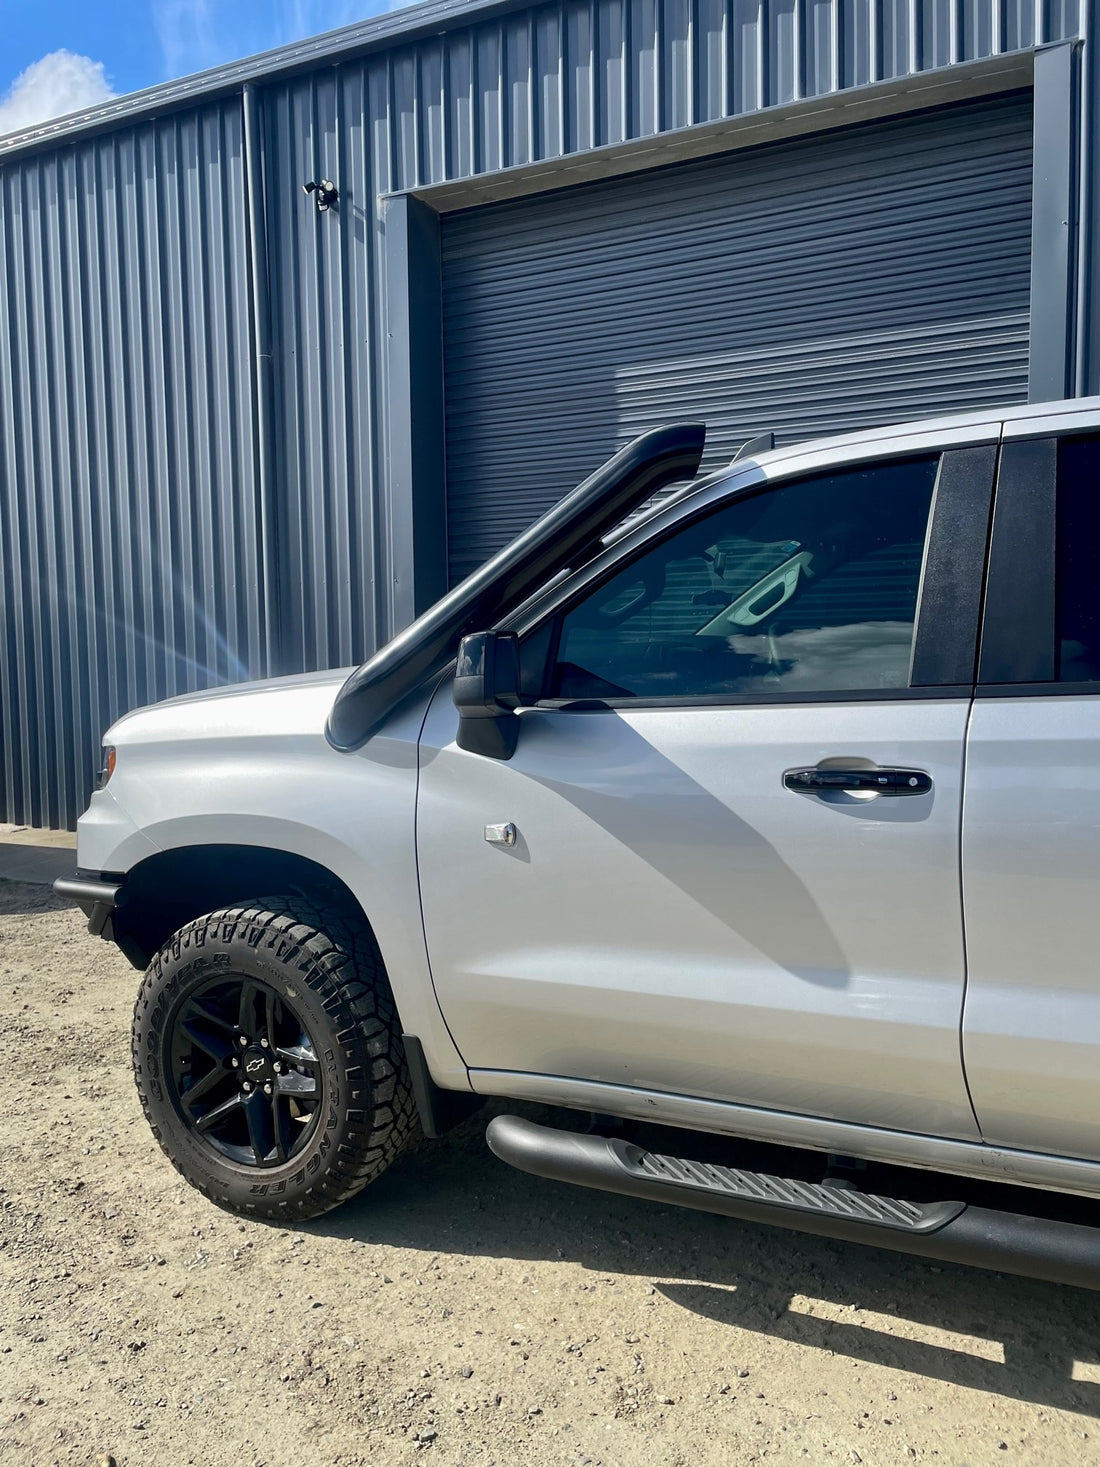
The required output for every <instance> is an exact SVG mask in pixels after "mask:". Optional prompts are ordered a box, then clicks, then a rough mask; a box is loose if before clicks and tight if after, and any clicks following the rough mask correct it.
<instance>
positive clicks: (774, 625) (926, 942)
mask: <svg viewBox="0 0 1100 1467" xmlns="http://www.w3.org/2000/svg"><path fill="white" fill-rule="evenodd" d="M703 441H704V429H703V428H702V427H701V426H699V425H692V424H684V425H678V426H674V427H671V428H666V429H659V430H656V431H654V432H652V433H649V434H646V435H644V436H643V437H642V438H640V439H638V440H636V441H635V442H634V443H633V444H631V445H629V446H628V447H627V448H625V449H623V450H622V451H621V452H620V453H618V454H617V455H616V456H615V457H614V458H613V459H611V460H610V461H609V462H608V463H607V464H605V465H604V466H603V467H602V468H601V469H599V470H597V471H596V473H594V474H593V476H592V478H590V479H589V480H587V481H586V482H585V483H584V484H582V485H581V486H580V487H579V488H577V489H575V490H574V491H573V492H572V493H571V494H569V495H567V496H566V498H565V499H564V500H563V501H562V502H561V503H560V504H559V505H558V506H557V507H556V508H555V509H553V510H552V511H551V512H550V513H549V514H548V515H546V516H545V517H544V518H543V519H542V520H540V521H539V522H538V523H537V524H535V525H534V526H532V527H531V529H530V530H528V531H527V532H525V534H524V535H522V536H521V537H520V538H519V539H518V540H517V541H515V542H514V543H513V544H512V545H510V546H508V547H507V548H506V549H505V550H503V551H502V552H501V553H500V554H499V555H498V556H496V557H495V558H494V559H493V560H492V561H490V562H489V563H488V564H487V565H486V566H483V567H482V568H481V569H480V570H479V571H477V572H476V573H475V574H474V575H473V576H472V577H470V578H469V580H467V581H466V582H464V583H463V584H462V585H461V586H459V587H457V588H456V589H455V590H454V591H452V592H450V593H449V594H448V595H447V596H446V597H445V598H444V599H443V600H442V601H441V602H439V603H438V604H437V605H436V606H434V607H433V608H431V610H429V611H428V612H426V613H425V614H424V615H423V616H422V617H420V619H419V620H418V621H416V622H415V623H414V624H413V625H412V626H411V627H410V628H408V629H407V630H406V631H405V632H403V633H402V634H401V635H400V636H399V637H398V638H396V639H395V641H394V642H391V643H390V644H389V645H388V646H387V647H385V648H383V649H382V650H381V651H380V652H379V653H378V654H376V656H375V657H374V658H372V659H371V661H370V662H368V663H367V664H365V665H364V666H363V667H362V668H359V669H358V670H355V671H352V672H350V673H349V672H348V671H347V670H344V671H343V672H336V673H319V674H311V675H308V676H303V677H295V678H279V679H275V680H273V681H270V682H264V683H253V684H249V685H243V686H238V687H230V688H221V689H217V690H214V691H210V692H205V693H199V694H196V695H194V696H190V697H185V698H176V699H173V700H171V701H169V702H166V703H162V704H159V705H157V706H155V707H150V708H144V709H141V710H139V711H137V712H135V713H131V714H129V715H127V716H126V717H125V718H123V719H122V720H121V721H120V722H119V723H117V724H116V725H115V726H114V727H113V728H112V729H111V730H110V731H109V733H108V734H107V736H106V740H105V763H104V771H103V775H102V777H101V787H100V788H99V789H98V790H97V792H96V793H95V794H94V795H93V797H92V800H91V805H90V807H89V809H88V811H87V813H86V814H85V815H84V817H83V818H82V820H81V821H80V826H79V845H78V860H79V868H80V869H79V870H78V872H77V874H76V876H75V877H73V878H71V879H66V880H63V881H61V882H59V883H58V890H59V891H60V892H61V893H62V894H63V895H65V896H67V897H69V898H71V899H73V900H75V901H77V902H79V903H80V905H81V906H82V907H83V908H84V910H85V912H86V913H87V915H88V917H89V926H90V928H91V930H92V931H93V932H94V933H98V934H100V935H101V936H103V937H107V938H110V939H112V940H113V941H114V942H116V943H117V944H118V946H119V947H120V948H121V950H122V951H123V952H124V953H125V954H126V956H127V957H128V958H129V959H130V960H131V962H133V963H134V965H135V966H136V967H138V968H140V969H144V970H145V976H144V979H143V981H142V984H141V989H140V993H139V995H138V1000H137V1007H136V1012H135V1017H134V1028H133V1059H134V1069H135V1073H136V1077H137V1085H138V1089H139V1092H140V1095H141V1099H142V1102H143V1104H144V1107H145V1111H146V1114H147V1115H148V1118H149V1121H150V1124H151V1125H152V1128H153V1130H154V1132H155V1134H156V1136H157V1138H158V1140H159V1141H160V1143H161V1145H162V1146H163V1148H164V1150H165V1151H166V1152H167V1154H168V1156H169V1157H170V1158H171V1159H172V1161H173V1162H174V1163H175V1165H176V1166H177V1167H178V1168H179V1169H180V1171H181V1172H182V1173H183V1174H184V1175H185V1176H186V1177H187V1178H188V1179H189V1180H190V1181H191V1182H192V1183H194V1185H195V1186H196V1187H198V1188H199V1189H200V1190H201V1191H203V1192H204V1193H205V1194H206V1195H207V1196H208V1197H209V1198H210V1199H211V1200H212V1201H214V1202H216V1203H218V1204H219V1205H221V1206H224V1207H228V1208H232V1209H236V1210H238V1211H240V1212H242V1213H248V1214H253V1215H261V1216H264V1217H270V1218H277V1219H286V1220H287V1221H292V1220H299V1219H303V1218H308V1217H311V1216H314V1215H316V1214H318V1213H320V1212H323V1211H325V1210H326V1209H328V1208H331V1207H333V1206H335V1205H336V1204H337V1203H340V1202H342V1201H344V1200H345V1199H346V1198H348V1197H351V1196H352V1195H353V1194H354V1193H356V1192H358V1191H359V1190H360V1188H362V1187H363V1186H365V1185H366V1184H367V1183H368V1182H370V1181H372V1180H373V1179H374V1178H375V1177H377V1176H378V1175H379V1174H380V1173H381V1172H382V1171H383V1170H384V1169H385V1168H386V1167H387V1166H388V1165H389V1164H390V1162H392V1161H393V1160H394V1158H395V1157H396V1156H398V1155H399V1153H400V1152H401V1151H402V1149H403V1148H404V1147H405V1146H406V1145H407V1144H408V1142H409V1141H410V1140H411V1139H412V1138H413V1137H415V1136H416V1135H418V1134H420V1133H421V1132H423V1133H425V1134H427V1135H429V1136H434V1135H438V1134H440V1133H441V1132H442V1131H444V1130H445V1129H447V1127H448V1126H449V1125H451V1124H453V1123H454V1122H455V1121H457V1120H458V1119H460V1118H462V1117H464V1116H465V1115H466V1114H468V1113H469V1112H470V1111H471V1110H472V1109H473V1108H474V1107H475V1106H476V1105H477V1104H479V1103H480V1098H481V1097H485V1096H494V1097H506V1098H513V1099H517V1100H527V1101H536V1102H545V1103H549V1104H551V1105H553V1106H555V1107H568V1108H572V1109H573V1110H574V1111H576V1112H580V1113H582V1115H579V1116H578V1118H577V1123H576V1126H575V1127H573V1128H567V1129H561V1128H555V1127H551V1126H547V1125H536V1124H534V1123H532V1122H531V1121H530V1120H527V1119H522V1118H520V1117H516V1116H510V1115H507V1114H498V1115H496V1116H495V1118H494V1119H493V1120H492V1122H491V1123H490V1125H489V1129H488V1141H489V1144H490V1146H491V1147H492V1148H493V1150H494V1151H495V1152H496V1154H497V1155H498V1156H500V1157H501V1158H503V1159H504V1160H505V1161H508V1162H511V1163H513V1164H514V1165H516V1166H519V1167H521V1168H524V1169H526V1170H528V1171H530V1172H534V1173H537V1174H540V1175H542V1176H546V1177H553V1178H558V1179H561V1180H566V1181H573V1182H580V1183H583V1184H585V1185H589V1186H593V1187H598V1188H604V1189H606V1190H609V1191H613V1192H618V1193H625V1194H629V1195H633V1196H637V1197H643V1198H649V1199H653V1200H657V1201H664V1202H672V1203H678V1204H680V1205H683V1206H687V1207H694V1208H700V1209H705V1210H709V1211H713V1212H719V1213H725V1214H729V1215H732V1216H738V1217H744V1218H754V1219H758V1220H761V1221H764V1222H768V1223H773V1224H783V1225H786V1226H790V1227H794V1228H798V1229H802V1230H804V1231H808V1232H815V1233H820V1234H824V1235H827V1236H831V1237H838V1238H845V1239H855V1240H857V1241H863V1242H869V1243H874V1244H877V1245H879V1246H884V1247H888V1248H894V1249H897V1250H902V1251H909V1252H913V1253H917V1254H922V1255H924V1256H927V1257H933V1258H940V1259H950V1260H956V1261H962V1262H969V1263H976V1264H984V1265H987V1266H993V1267H1000V1268H1004V1269H1007V1270H1010V1271H1016V1272H1020V1273H1025V1274H1031V1275H1034V1276H1037V1277H1041V1278H1048V1279H1057V1280H1063V1281H1068V1282H1074V1283H1078V1284H1085V1285H1088V1286H1092V1287H1100V1231H1095V1230H1094V1229H1093V1228H1092V1227H1091V1226H1090V1225H1088V1216H1087V1214H1088V1208H1089V1203H1088V1199H1097V1198H1100V958H1098V955H1100V577H1098V575H1097V568H1098V558H1100V551H1098V549H1097V547H1098V546H1100V399H1090V400H1078V401H1072V402H1063V403H1053V404H1047V405H1043V406H1035V405H1029V406H1026V407H1013V408H1009V409H1006V410H996V409H991V410H990V411H988V412H976V413H970V414H968V415H966V416H962V417H955V418H943V419H940V420H937V421H934V422H922V423H910V424H906V425H903V426H900V427H893V428H885V429H875V430H874V431H870V432H863V433H857V434H852V435H848V436H845V437H840V438H833V439H829V440H825V441H819V442H815V443H801V444H798V445H796V446H794V447H789V448H785V449H782V450H779V451H771V452H757V451H751V452H750V453H749V454H748V455H747V456H746V457H743V458H742V459H740V460H739V461H735V462H734V463H733V464H732V465H730V466H729V467H727V468H726V469H723V470H722V471H721V472H719V473H716V474H711V475H709V476H707V477H701V478H700V477H697V470H698V466H699V463H700V460H701V454H702V449H703ZM662 496H663V497H662ZM498 1109H499V1107H498ZM583 1113H588V1114H589V1115H595V1116H597V1117H599V1121H598V1123H597V1124H594V1125H593V1124H590V1125H589V1126H588V1128H587V1129H586V1128H585V1121H584V1118H583ZM639 1122H643V1123H655V1124H657V1125H659V1126H663V1127H669V1128H674V1130H673V1131H672V1132H670V1133H666V1134H672V1135H673V1136H676V1135H680V1136H685V1137H689V1136H692V1135H695V1136H697V1135H698V1134H699V1133H705V1134H709V1136H710V1137H712V1138H726V1140H725V1142H724V1143H723V1144H724V1147H725V1149H724V1150H723V1146H722V1145H718V1143H717V1142H715V1143H714V1145H717V1146H718V1152H717V1154H715V1153H714V1152H713V1147H712V1153H711V1155H710V1158H709V1159H705V1160H700V1159H699V1158H698V1156H697V1155H696V1154H695V1152H694V1151H693V1150H692V1148H691V1147H688V1146H685V1147H683V1148H681V1149H680V1150H677V1148H675V1147H674V1146H673V1147H671V1148H669V1149H667V1150H655V1149H650V1148H647V1146H646V1145H644V1144H642V1143H641V1142H640V1141H639V1140H638V1139H637V1137H638V1136H640V1135H641V1134H642V1133H641V1132H640V1131H639V1129H638V1123H639ZM746 1142H755V1143H770V1144H771V1145H772V1146H781V1147H783V1148H788V1149H789V1151H788V1153H787V1154H789V1155H790V1156H791V1157H792V1158H798V1165H797V1166H793V1167H792V1168H791V1170H790V1174H788V1175H774V1174H773V1173H772V1171H767V1170H749V1169H746V1167H745V1166H744V1164H743V1162H744V1156H745V1143H746ZM749 1149H751V1148H749ZM842 1158H846V1159H847V1161H846V1162H842V1161H841V1160H840V1159H842ZM860 1163H871V1164H872V1165H877V1164H880V1163H890V1164H892V1169H888V1170H890V1175H891V1176H892V1177H894V1178H895V1182H896V1185H894V1186H893V1187H892V1190H891V1191H890V1194H889V1195H883V1193H882V1189H881V1188H880V1189H878V1190H875V1189H868V1188H865V1187H862V1186H861V1185H860V1181H859V1179H860V1175H861V1173H860ZM975 1179H984V1180H985V1181H986V1182H987V1183H988V1182H1002V1183H1011V1184H1014V1188H1005V1189H1002V1190H1003V1193H1004V1195H1005V1196H1010V1197H1011V1198H1012V1199H1013V1205H1012V1206H1011V1207H1009V1208H1004V1207H998V1206H992V1207H991V1206H987V1205H976V1204H975V1202H974V1201H973V1200H972V1197H973V1183H974V1180H975ZM1020 1188H1027V1189H1032V1190H1028V1191H1024V1192H1021V1191H1020ZM990 1190H991V1189H990V1188H988V1187H987V1188H986V1194H988V1193H989V1191H990ZM992 1190H993V1191H994V1192H996V1191H997V1190H998V1189H997V1188H993V1189H992ZM1058 1193H1062V1194H1067V1193H1068V1194H1073V1195H1075V1196H1076V1197H1078V1198H1081V1199H1086V1201H1085V1202H1084V1203H1083V1204H1082V1209H1083V1211H1084V1212H1085V1214H1086V1219H1085V1222H1084V1223H1082V1222H1081V1221H1080V1220H1070V1221H1067V1220H1066V1219H1065V1217H1064V1216H1057V1215H1052V1214H1051V1208H1050V1206H1049V1205H1047V1206H1044V1205H1042V1202H1043V1199H1044V1198H1047V1199H1048V1201H1049V1199H1050V1198H1051V1196H1052V1195H1053V1194H1058ZM1021 1196H1022V1197H1023V1198H1024V1200H1025V1204H1026V1203H1027V1201H1028V1199H1030V1198H1034V1199H1035V1205H1034V1210H1032V1208H1031V1207H1030V1206H1028V1205H1024V1206H1021V1205H1020V1201H1019V1199H1020V1197H1021ZM1056 1211H1057V1210H1056V1209H1055V1212H1056Z"/></svg>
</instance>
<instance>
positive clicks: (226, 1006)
mask: <svg viewBox="0 0 1100 1467" xmlns="http://www.w3.org/2000/svg"><path fill="white" fill-rule="evenodd" d="M234 1009H235V1010H236V1011H235V1012H234ZM265 1036H266V1037H265ZM133 1062H134V1077H135V1080H136V1082H137V1089H138V1094H139V1096H140V1097H141V1103H142V1107H143V1109H144V1111H145V1115H146V1118H147V1119H148V1121H149V1124H150V1126H151V1127H152V1130H153V1134H154V1136H155V1137H156V1138H157V1140H158V1141H159V1143H160V1145H161V1147H162V1149H163V1150H164V1152H165V1153H166V1155H167V1156H168V1158H169V1160H170V1161H171V1162H172V1163H173V1165H174V1166H175V1167H176V1169H177V1170H178V1171H180V1172H181V1173H182V1174H183V1176H184V1177H186V1178H187V1180H188V1181H189V1182H190V1183H191V1184H192V1185H193V1186H195V1187H197V1188H198V1190H199V1191H200V1192H202V1193H203V1195H204V1196H206V1197H208V1198H209V1199H210V1201H211V1202H214V1203H216V1204H217V1205H218V1206H219V1207H224V1208H226V1209H228V1210H229V1211H231V1212H236V1213H239V1214H241V1215H243V1216H251V1217H265V1218H274V1219H277V1220H281V1221H286V1222H295V1221H300V1220H304V1219H306V1218H311V1217H317V1216H318V1215H320V1214H321V1213H324V1212H328V1211H329V1210H330V1209H331V1208H333V1207H336V1206H338V1205H339V1204H340V1203H341V1202H346V1201H347V1199H348V1198H349V1197H353V1196H354V1195H355V1194H356V1193H357V1192H359V1191H361V1190H362V1188H363V1187H365V1186H366V1185H367V1184H368V1183H369V1182H372V1181H374V1179H375V1178H376V1177H378V1176H379V1175H380V1174H381V1173H382V1172H384V1171H385V1170H386V1168H387V1167H388V1166H389V1165H390V1163H391V1162H392V1161H393V1160H394V1159H395V1158H396V1157H397V1156H399V1155H400V1153H401V1152H402V1151H403V1150H404V1149H405V1147H406V1146H407V1145H408V1144H409V1142H410V1141H411V1140H413V1139H414V1137H415V1136H416V1135H417V1134H418V1133H419V1123H418V1120H417V1114H416V1107H415V1103H414V1101H413V1096H412V1087H411V1085H410V1082H409V1071H408V1064H407V1061H406V1058H405V1051H404V1046H403V1044H402V1041H401V1030H400V1024H399V1022H398V1018H397V1008H396V1005H395V1004H394V1000H393V994H392V992H391V990H390V985H389V981H388V979H387V977H386V972H385V968H384V967H383V964H382V958H381V954H380V953H379V951H378V947H377V944H376V943H375V941H374V938H373V935H372V934H371V932H370V930H369V928H368V927H367V925H366V923H365V922H363V921H359V922H355V921H353V920H349V919H348V918H347V916H346V915H344V914H343V913H342V912H340V911H337V910H336V909H334V908H332V907H328V906H324V905H318V904H316V903H314V902H313V901H311V900H310V899H309V898H306V897H298V896H295V897H292V898H285V899H284V898H281V897H278V898H274V897H265V898H263V899H259V900H255V901H249V902H247V903H243V904H240V905H237V906H234V907H229V908H226V909H224V910H221V911H217V912H211V913H210V914H209V915H208V916H205V917H199V918H197V919H196V920H195V921H193V922H189V923H188V924H187V926H185V927H181V928H180V930H179V931H178V932H176V933H175V934H174V935H173V936H172V938H171V939H170V940H169V941H168V942H167V943H165V945H164V947H162V948H161V950H160V952H159V953H157V955H156V957H155V958H154V959H153V961H152V963H151V964H150V965H149V968H148V970H147V971H146V974H145V977H144V979H143V980H142V984H141V988H140V990H139V992H138V997H137V1003H136V1005H135V1008H134V1026H133ZM246 1072H247V1074H246ZM246 1092H247V1093H246ZM234 1097H236V1098H235V1099H234ZM215 1112H216V1113H215Z"/></svg>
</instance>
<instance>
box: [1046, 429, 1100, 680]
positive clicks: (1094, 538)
mask: <svg viewBox="0 0 1100 1467" xmlns="http://www.w3.org/2000/svg"><path fill="white" fill-rule="evenodd" d="M1055 543H1056V554H1057V581H1056V584H1057V602H1056V618H1057V620H1056V638H1057V641H1056V646H1057V650H1058V680H1059V681H1060V682H1064V683H1066V682H1069V683H1080V682H1100V585H1098V583H1097V574H1098V572H1100V439H1096V438H1067V439H1065V440H1064V441H1063V442H1062V443H1060V444H1059V445H1058V531H1057V539H1056V542H1055Z"/></svg>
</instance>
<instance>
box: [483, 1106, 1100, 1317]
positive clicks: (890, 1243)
mask: <svg viewBox="0 0 1100 1467" xmlns="http://www.w3.org/2000/svg"><path fill="white" fill-rule="evenodd" d="M486 1139H487V1140H488V1142H489V1146H490V1148H491V1149H492V1151H493V1152H494V1154H495V1155H496V1156H499V1157H500V1159H501V1161H506V1162H508V1163H509V1165H511V1166H514V1167H518V1168H519V1169H520V1171H524V1172H532V1173H533V1174H534V1175H535V1176H538V1177H548V1178H550V1179H551V1180H553V1181H558V1182H575V1183H577V1184H578V1185H580V1186H582V1187H596V1188H598V1189H599V1190H600V1191H602V1192H618V1193H620V1194H621V1195H622V1196H624V1197H640V1198H643V1199H645V1200H646V1201H648V1202H665V1203H672V1204H673V1205H675V1206H677V1207H692V1208H695V1209H696V1210H697V1211H699V1212H717V1213H721V1214H723V1215H724V1216H726V1217H739V1218H744V1219H745V1220H746V1221H748V1222H758V1223H768V1224H771V1225H772V1226H774V1227H783V1228H793V1229H795V1230H796V1231H798V1232H802V1233H816V1234H818V1235H820V1236H821V1237H826V1238H839V1239H842V1240H843V1241H845V1242H849V1243H868V1244H870V1245H872V1246H873V1247H876V1248H891V1249H893V1250H894V1251H895V1252H899V1253H915V1254H917V1255H919V1256H920V1257H922V1258H936V1259H940V1260H942V1261H943V1262H945V1263H963V1264H969V1265H972V1266H974V1267H977V1268H995V1269H1000V1270H1001V1271H1003V1272H1004V1273H1015V1274H1022V1275H1023V1276H1024V1277H1025V1278H1034V1279H1044V1280H1046V1281H1047V1282H1049V1283H1056V1284H1073V1285H1076V1286H1077V1287H1078V1288H1083V1289H1100V1229H1097V1228H1091V1227H1083V1226H1081V1225H1080V1224H1077V1223H1064V1222H1055V1221H1052V1220H1049V1219H1046V1218H1038V1217H1024V1216H1021V1215H1020V1214H1018V1213H1013V1212H994V1211H993V1210H992V1209H990V1208H985V1207H971V1206H969V1205H968V1204H967V1203H965V1202H933V1203H915V1202H903V1201H900V1200H898V1199H895V1198H889V1197H873V1196H870V1195H868V1194H867V1193H865V1192H856V1191H853V1190H850V1189H848V1188H847V1187H839V1186H834V1185H831V1184H830V1183H828V1182H798V1181H791V1180H787V1179H785V1178H781V1177H770V1176H766V1175H764V1174H763V1173H760V1172H747V1171H740V1170H738V1169H736V1168H734V1167H725V1166H714V1165H711V1164H709V1163H703V1162H695V1161H686V1160H683V1159H681V1158H679V1157H674V1156H660V1155H657V1154H656V1153H655V1152H651V1151H643V1150H642V1148H641V1147H640V1146H635V1145H633V1144H632V1143H631V1142H629V1141H621V1140H618V1139H616V1138H608V1137H604V1136H583V1135H579V1134H578V1133H577V1132H574V1131H559V1130H555V1129H551V1128H550V1127H549V1126H536V1125H534V1124H533V1123H532V1122H531V1121H524V1120H521V1119H520V1118H519V1117H518V1116H495V1117H494V1118H493V1120H492V1121H490V1122H489V1129H488V1131H487V1132H486Z"/></svg>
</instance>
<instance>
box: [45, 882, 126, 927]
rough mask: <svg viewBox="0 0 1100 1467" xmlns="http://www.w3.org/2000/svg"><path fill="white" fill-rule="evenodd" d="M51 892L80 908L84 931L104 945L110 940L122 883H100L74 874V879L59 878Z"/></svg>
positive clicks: (120, 898)
mask: <svg viewBox="0 0 1100 1467" xmlns="http://www.w3.org/2000/svg"><path fill="white" fill-rule="evenodd" d="M53 889H54V891H55V892H56V893H57V895H58V896H59V897H60V898H61V899H62V901H66V902H73V903H75V905H76V906H78V907H79V908H80V909H81V911H82V912H83V913H84V915H85V916H86V917H87V919H88V931H89V932H90V933H92V935H93V936H94V937H104V938H106V939H107V941H108V942H111V941H113V940H114V935H115V930H114V917H115V912H116V911H117V910H118V908H119V907H120V906H121V905H122V901H123V895H124V889H125V884H124V883H123V882H121V881H119V882H114V881H101V880H100V879H99V878H98V877H92V876H84V875H82V874H81V873H80V872H79V871H78V872H77V873H76V875H75V876H59V877H58V878H57V880H56V881H55V882H54V884H53Z"/></svg>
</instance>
